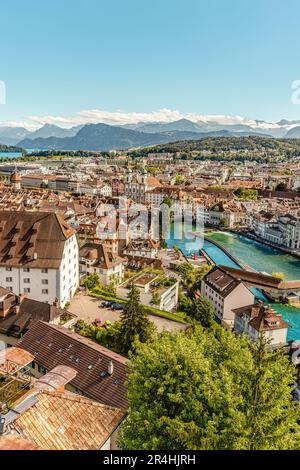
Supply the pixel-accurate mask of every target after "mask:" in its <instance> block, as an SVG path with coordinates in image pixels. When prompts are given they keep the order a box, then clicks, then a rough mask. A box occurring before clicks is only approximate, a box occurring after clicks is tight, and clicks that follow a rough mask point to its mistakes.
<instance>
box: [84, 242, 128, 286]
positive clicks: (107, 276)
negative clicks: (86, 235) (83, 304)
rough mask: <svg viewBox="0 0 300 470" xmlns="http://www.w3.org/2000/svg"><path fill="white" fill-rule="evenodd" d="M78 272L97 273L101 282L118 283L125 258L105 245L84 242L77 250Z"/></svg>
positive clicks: (122, 271)
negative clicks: (78, 259)
mask: <svg viewBox="0 0 300 470" xmlns="http://www.w3.org/2000/svg"><path fill="white" fill-rule="evenodd" d="M79 258H80V264H79V268H80V274H81V275H83V276H88V275H89V274H94V273H95V274H98V276H99V280H100V282H101V284H105V285H109V284H114V285H116V284H120V283H121V282H122V281H123V279H124V263H125V260H124V259H123V258H121V257H120V256H118V255H116V254H114V253H112V252H110V251H109V250H108V248H107V246H106V245H98V244H95V243H86V244H85V245H84V246H83V247H82V248H80V251H79Z"/></svg>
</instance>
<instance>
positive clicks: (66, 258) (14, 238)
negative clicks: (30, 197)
mask: <svg viewBox="0 0 300 470" xmlns="http://www.w3.org/2000/svg"><path fill="white" fill-rule="evenodd" d="M78 263H79V260H78V244H77V240H76V234H75V231H74V230H73V229H72V228H70V227H69V225H68V224H67V223H66V222H65V220H64V219H63V217H61V216H60V215H58V214H55V213H45V212H43V213H39V212H23V211H17V212H11V211H0V286H2V287H4V288H6V289H8V290H10V291H12V292H14V293H15V294H18V295H19V294H25V295H26V296H27V297H28V298H31V299H35V300H39V301H41V302H49V303H50V304H53V302H58V305H59V306H60V307H64V305H65V304H66V303H67V302H68V301H69V300H70V299H71V298H72V297H73V295H74V294H75V292H76V289H77V287H78V280H79V264H78Z"/></svg>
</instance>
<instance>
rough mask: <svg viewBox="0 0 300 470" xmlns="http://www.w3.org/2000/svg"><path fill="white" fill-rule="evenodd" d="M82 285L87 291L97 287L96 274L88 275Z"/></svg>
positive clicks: (97, 278)
mask: <svg viewBox="0 0 300 470" xmlns="http://www.w3.org/2000/svg"><path fill="white" fill-rule="evenodd" d="M83 284H84V286H85V287H86V288H87V289H90V290H91V289H94V288H95V287H97V286H99V276H98V274H96V273H91V274H89V275H88V276H87V277H86V278H85V279H84V280H83Z"/></svg>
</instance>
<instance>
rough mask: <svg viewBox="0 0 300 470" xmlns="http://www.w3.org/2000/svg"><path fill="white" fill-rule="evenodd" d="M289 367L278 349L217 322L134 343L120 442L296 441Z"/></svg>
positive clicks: (236, 446)
mask: <svg viewBox="0 0 300 470" xmlns="http://www.w3.org/2000/svg"><path fill="white" fill-rule="evenodd" d="M293 384H294V368H293V366H292V365H290V363H289V360H288V358H287V357H286V356H285V355H284V353H283V351H273V350H270V349H269V350H267V349H266V344H265V342H264V341H263V340H260V342H259V343H258V344H251V343H250V342H249V340H248V339H247V338H246V337H238V338H237V337H235V336H234V334H233V333H231V332H229V331H227V330H225V329H224V328H221V327H219V326H216V327H215V328H214V329H213V330H209V331H208V330H204V329H202V328H201V327H196V328H195V329H194V331H188V332H186V333H182V332H181V333H175V334H170V333H166V332H165V333H163V334H161V335H160V336H159V337H158V338H157V339H155V340H154V341H152V342H151V343H147V344H143V345H140V346H139V348H138V350H137V354H136V355H135V356H134V357H132V364H131V374H130V376H129V381H128V398H129V406H130V407H129V415H128V417H127V419H126V420H125V422H124V424H123V426H122V431H121V436H120V445H121V447H122V448H123V449H128V450H136V449H146V450H198V449H199V450H201V449H211V450H217V449H218V450H223V449H224V450H226V449H230V450H241V449H242V450H249V449H251V450H254V449H257V450H260V449H265V450H270V449H276V450H280V449H294V448H299V445H300V443H299V425H298V424H297V421H298V420H299V405H298V404H297V403H295V402H293V401H292V391H293Z"/></svg>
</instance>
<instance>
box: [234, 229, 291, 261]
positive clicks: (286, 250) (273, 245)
mask: <svg viewBox="0 0 300 470" xmlns="http://www.w3.org/2000/svg"><path fill="white" fill-rule="evenodd" d="M230 232H232V233H236V234H238V235H242V236H243V237H245V238H249V239H250V240H255V241H256V242H258V243H262V244H263V245H266V246H270V247H271V248H274V250H279V251H281V252H282V253H285V254H288V255H291V256H295V257H296V258H300V252H299V251H296V250H290V249H289V248H285V247H284V246H281V245H277V244H276V243H273V242H270V241H268V240H265V239H264V238H261V237H258V236H257V235H255V234H254V233H251V232H240V231H238V232H236V231H234V230H230Z"/></svg>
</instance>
